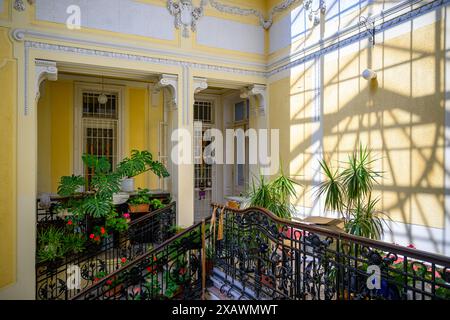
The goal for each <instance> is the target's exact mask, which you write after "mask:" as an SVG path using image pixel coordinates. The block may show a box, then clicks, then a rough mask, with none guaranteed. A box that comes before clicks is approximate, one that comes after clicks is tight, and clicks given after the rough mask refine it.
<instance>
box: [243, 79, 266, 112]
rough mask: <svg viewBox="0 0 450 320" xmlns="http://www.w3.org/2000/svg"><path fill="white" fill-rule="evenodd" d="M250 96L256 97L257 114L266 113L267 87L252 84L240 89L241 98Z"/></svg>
mask: <svg viewBox="0 0 450 320" xmlns="http://www.w3.org/2000/svg"><path fill="white" fill-rule="evenodd" d="M250 97H257V98H258V106H257V108H256V112H257V114H259V115H260V116H264V115H266V111H267V110H266V103H267V87H266V86H265V85H262V84H254V85H252V86H250V87H247V88H244V89H242V90H241V98H242V99H248V98H250Z"/></svg>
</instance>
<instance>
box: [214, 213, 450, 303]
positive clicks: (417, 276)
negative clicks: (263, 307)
mask: <svg viewBox="0 0 450 320" xmlns="http://www.w3.org/2000/svg"><path fill="white" fill-rule="evenodd" d="M218 212H220V213H219V214H221V215H223V221H224V222H223V230H224V239H223V240H222V241H217V248H216V261H215V267H216V269H215V270H218V271H217V272H216V273H215V274H216V276H218V277H222V281H223V283H224V285H223V286H222V288H221V290H222V292H231V290H235V292H239V293H240V296H241V298H246V299H258V300H261V299H294V300H353V299H354V300H357V299H371V300H372V299H388V300H428V299H450V284H449V282H450V270H449V267H450V258H449V257H445V256H441V255H436V254H431V253H428V252H423V251H419V250H415V249H410V248H405V247H401V246H398V245H393V244H389V243H386V242H382V241H374V240H370V239H366V238H362V237H357V236H352V235H349V234H347V233H344V232H342V233H340V232H334V231H330V230H328V229H324V228H321V227H317V226H311V225H306V224H302V223H296V222H291V221H287V220H284V219H280V218H278V217H276V216H274V215H273V214H272V213H270V212H268V211H266V210H264V209H256V208H250V209H247V210H243V211H239V210H233V209H230V208H224V209H222V207H220V208H218Z"/></svg>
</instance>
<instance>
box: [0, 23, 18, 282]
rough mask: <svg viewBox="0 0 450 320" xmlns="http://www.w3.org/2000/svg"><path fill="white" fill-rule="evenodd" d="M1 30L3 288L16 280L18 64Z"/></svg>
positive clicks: (0, 279) (0, 226)
mask: <svg viewBox="0 0 450 320" xmlns="http://www.w3.org/2000/svg"><path fill="white" fill-rule="evenodd" d="M8 33H9V30H8V29H7V28H2V27H0V137H2V148H1V152H0V181H1V186H2V187H1V190H2V191H1V192H0V234H1V238H2V240H1V241H0V287H3V286H5V285H8V284H10V283H12V282H14V280H15V277H16V254H15V250H16V249H15V248H16V228H15V226H16V187H15V186H16V175H15V173H16V165H15V163H16V157H15V154H16V152H15V150H16V141H17V140H16V116H15V114H16V105H17V99H16V92H17V85H16V84H17V63H16V61H15V60H14V59H13V47H12V43H11V42H10V40H9V38H8Z"/></svg>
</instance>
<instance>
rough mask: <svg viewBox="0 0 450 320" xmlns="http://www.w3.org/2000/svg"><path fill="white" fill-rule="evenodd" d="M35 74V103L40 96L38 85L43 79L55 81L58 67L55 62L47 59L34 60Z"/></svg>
mask: <svg viewBox="0 0 450 320" xmlns="http://www.w3.org/2000/svg"><path fill="white" fill-rule="evenodd" d="M35 64H36V69H35V70H36V76H35V90H36V91H35V92H36V97H35V99H36V103H37V102H38V100H39V97H40V95H41V94H40V86H41V84H42V82H43V81H44V80H50V81H56V80H58V68H57V67H56V62H54V61H47V60H36V61H35Z"/></svg>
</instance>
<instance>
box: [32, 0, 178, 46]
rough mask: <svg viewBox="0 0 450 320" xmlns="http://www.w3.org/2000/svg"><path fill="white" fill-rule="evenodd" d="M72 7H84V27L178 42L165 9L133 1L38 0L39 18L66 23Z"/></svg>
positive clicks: (82, 20) (37, 12) (82, 15)
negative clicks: (69, 9) (175, 39)
mask: <svg viewBox="0 0 450 320" xmlns="http://www.w3.org/2000/svg"><path fill="white" fill-rule="evenodd" d="M70 5H77V6H79V7H80V9H81V26H82V27H86V28H93V29H101V30H107V31H113V32H120V33H124V34H131V35H138V36H146V37H152V38H158V39H164V40H173V39H174V30H175V29H174V24H173V21H174V20H173V17H172V16H170V14H169V12H168V10H167V9H166V8H165V7H160V6H154V5H151V4H146V3H142V2H137V1H132V0H95V1H93V0H57V1H55V0H37V1H36V19H37V20H44V21H50V22H57V23H66V20H67V18H68V17H69V14H68V13H66V10H67V8H68V7H69V6H70Z"/></svg>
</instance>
